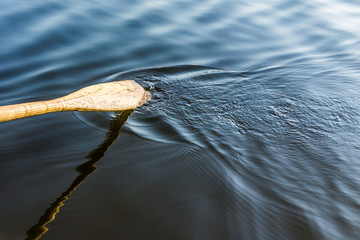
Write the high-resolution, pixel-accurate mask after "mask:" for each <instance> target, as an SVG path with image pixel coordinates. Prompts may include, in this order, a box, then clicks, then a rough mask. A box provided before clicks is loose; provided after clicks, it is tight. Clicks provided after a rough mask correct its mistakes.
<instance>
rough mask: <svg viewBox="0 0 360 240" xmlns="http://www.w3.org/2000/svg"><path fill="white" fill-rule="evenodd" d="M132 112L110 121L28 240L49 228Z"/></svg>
mask: <svg viewBox="0 0 360 240" xmlns="http://www.w3.org/2000/svg"><path fill="white" fill-rule="evenodd" d="M132 112H133V111H132V110H127V111H122V112H119V113H116V115H115V117H114V118H113V119H112V120H111V122H110V123H109V130H108V132H107V134H106V137H105V140H104V141H103V142H102V143H101V144H100V145H98V147H97V148H96V149H94V150H93V151H91V152H90V153H89V155H87V156H86V158H87V159H89V161H87V162H85V163H83V164H81V165H79V166H78V167H76V171H77V172H79V175H78V176H77V177H76V178H75V180H74V181H73V182H72V184H71V185H70V187H69V188H68V189H67V190H66V191H65V192H63V193H62V194H61V195H60V197H58V198H57V199H56V200H55V201H54V202H53V203H52V204H51V205H50V207H49V208H48V209H46V210H45V213H44V214H43V215H42V216H41V217H40V219H39V222H38V223H37V224H36V225H34V226H32V227H31V228H30V229H29V230H28V231H27V238H26V239H27V240H35V239H40V238H41V237H42V236H43V235H44V234H45V233H46V232H47V231H48V230H49V228H48V227H47V225H48V224H49V223H51V222H52V221H54V219H55V216H56V214H57V213H59V211H60V207H62V206H63V205H64V203H65V201H66V200H68V199H69V197H70V195H71V193H72V192H73V191H74V190H76V188H77V187H78V186H80V184H81V183H82V182H83V181H85V180H86V178H87V177H88V176H89V175H90V174H91V173H93V172H94V171H95V170H96V169H97V167H96V166H95V164H96V163H97V162H99V161H100V160H101V159H102V158H103V157H104V156H105V153H106V151H107V150H108V149H109V147H110V146H111V145H112V144H113V142H114V141H115V140H116V139H117V137H118V136H119V135H120V130H121V127H122V126H123V125H124V124H125V122H126V120H127V119H128V118H129V116H130V115H131V114H132Z"/></svg>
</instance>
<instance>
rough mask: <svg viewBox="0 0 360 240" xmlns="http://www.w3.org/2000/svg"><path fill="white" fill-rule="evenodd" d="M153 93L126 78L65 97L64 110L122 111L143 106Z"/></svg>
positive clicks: (60, 100)
mask: <svg viewBox="0 0 360 240" xmlns="http://www.w3.org/2000/svg"><path fill="white" fill-rule="evenodd" d="M150 99H151V94H150V93H149V92H147V91H145V89H144V88H143V87H141V86H140V85H139V84H138V83H137V82H135V81H133V80H124V81H117V82H109V83H102V84H96V85H92V86H89V87H85V88H83V89H80V90H79V91H76V92H74V93H71V94H69V95H67V96H65V97H61V98H58V99H56V100H57V101H59V102H62V105H63V111H122V110H127V109H133V108H136V107H138V106H141V105H142V104H144V103H145V102H147V101H148V100H150Z"/></svg>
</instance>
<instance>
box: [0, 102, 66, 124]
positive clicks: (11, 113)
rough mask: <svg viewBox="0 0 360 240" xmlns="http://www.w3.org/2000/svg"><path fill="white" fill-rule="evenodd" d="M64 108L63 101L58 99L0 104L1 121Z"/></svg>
mask: <svg viewBox="0 0 360 240" xmlns="http://www.w3.org/2000/svg"><path fill="white" fill-rule="evenodd" d="M63 110H64V109H63V106H62V104H61V102H60V101H56V100H49V101H39V102H30V103H21V104H14V105H8V106H0V122H6V121H10V120H15V119H19V118H25V117H31V116H36V115H40V114H44V113H51V112H58V111H63Z"/></svg>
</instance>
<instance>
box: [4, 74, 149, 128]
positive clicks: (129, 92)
mask: <svg viewBox="0 0 360 240" xmlns="http://www.w3.org/2000/svg"><path fill="white" fill-rule="evenodd" d="M150 98H151V94H150V93H149V92H147V91H145V90H144V88H143V87H141V86H140V85H139V84H138V83H136V82H135V81H133V80H124V81H117V82H109V83H102V84H96V85H92V86H88V87H85V88H82V89H80V90H78V91H76V92H74V93H71V94H69V95H66V96H64V97H60V98H56V99H53V100H47V101H39V102H30V103H21V104H14V105H8V106H0V122H5V121H10V120H15V119H19V118H25V117H30V116H35V115H40V114H44V113H51V112H60V111H122V110H127V109H133V108H136V107H138V106H140V105H142V104H144V103H145V102H147V101H148V100H150Z"/></svg>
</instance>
